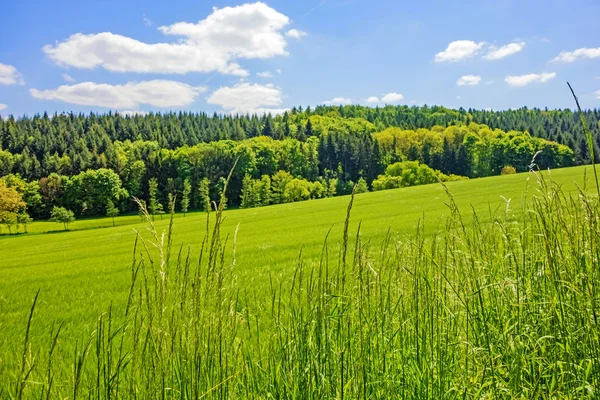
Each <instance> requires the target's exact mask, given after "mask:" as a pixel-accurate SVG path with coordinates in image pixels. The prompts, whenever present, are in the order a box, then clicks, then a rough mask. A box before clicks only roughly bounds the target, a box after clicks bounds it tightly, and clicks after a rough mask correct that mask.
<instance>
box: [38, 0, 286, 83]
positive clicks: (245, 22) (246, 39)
mask: <svg viewBox="0 0 600 400" xmlns="http://www.w3.org/2000/svg"><path fill="white" fill-rule="evenodd" d="M289 22H290V20H289V18H288V17H287V16H285V15H283V14H281V13H279V12H277V11H276V10H274V9H273V8H271V7H269V6H268V5H266V4H264V3H261V2H258V3H253V4H242V5H240V6H235V7H225V8H221V9H219V8H213V12H212V14H210V15H209V16H208V17H206V18H205V19H203V20H201V21H199V22H198V23H188V22H178V23H175V24H173V25H168V26H161V27H159V28H158V29H159V30H160V31H161V32H162V33H163V34H165V35H169V36H177V37H179V40H177V41H175V42H170V43H152V44H151V43H144V42H141V41H139V40H136V39H133V38H130V37H127V36H122V35H118V34H114V33H111V32H102V33H93V34H83V33H76V34H74V35H72V36H70V37H69V38H68V39H66V40H64V41H62V42H60V43H56V44H54V45H47V46H44V48H43V51H44V52H45V53H46V54H47V56H48V57H49V58H50V59H52V60H53V61H54V62H56V63H57V64H59V65H62V66H71V67H75V68H81V69H92V68H96V67H102V68H105V69H107V70H109V71H114V72H138V73H165V74H186V73H189V72H220V73H222V74H230V75H237V76H248V71H246V70H245V69H243V68H242V67H241V66H240V65H239V64H238V63H236V62H235V60H238V59H257V58H260V59H265V58H271V57H275V56H280V55H287V54H288V53H287V51H286V49H285V48H286V45H287V42H286V40H285V38H284V36H283V34H282V30H283V29H284V28H285V27H286V26H287V25H288V24H289Z"/></svg>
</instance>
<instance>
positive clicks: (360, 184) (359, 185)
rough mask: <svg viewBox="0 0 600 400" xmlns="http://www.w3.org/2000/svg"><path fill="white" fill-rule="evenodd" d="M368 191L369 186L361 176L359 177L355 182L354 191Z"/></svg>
mask: <svg viewBox="0 0 600 400" xmlns="http://www.w3.org/2000/svg"><path fill="white" fill-rule="evenodd" d="M368 191H369V186H368V185H367V181H365V180H364V179H363V178H360V179H359V180H358V182H357V183H356V190H355V193H367V192H368Z"/></svg>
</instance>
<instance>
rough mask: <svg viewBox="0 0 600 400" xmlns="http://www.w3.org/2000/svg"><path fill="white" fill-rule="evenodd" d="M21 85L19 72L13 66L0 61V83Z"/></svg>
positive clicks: (21, 80)
mask: <svg viewBox="0 0 600 400" xmlns="http://www.w3.org/2000/svg"><path fill="white" fill-rule="evenodd" d="M16 84H19V85H23V84H25V82H23V79H22V78H21V74H19V72H18V71H17V69H16V68H15V67H13V66H12V65H8V64H2V63H0V85H16Z"/></svg>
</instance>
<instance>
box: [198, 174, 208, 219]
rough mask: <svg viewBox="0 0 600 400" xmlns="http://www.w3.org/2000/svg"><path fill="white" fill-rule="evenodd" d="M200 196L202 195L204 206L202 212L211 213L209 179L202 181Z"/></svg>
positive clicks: (201, 200) (199, 190)
mask: <svg viewBox="0 0 600 400" xmlns="http://www.w3.org/2000/svg"><path fill="white" fill-rule="evenodd" d="M198 194H199V195H200V205H201V206H202V210H204V211H210V210H211V207H210V182H209V181H208V178H204V179H202V180H201V181H200V185H199V186H198Z"/></svg>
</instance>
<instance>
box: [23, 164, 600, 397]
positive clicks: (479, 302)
mask: <svg viewBox="0 0 600 400" xmlns="http://www.w3.org/2000/svg"><path fill="white" fill-rule="evenodd" d="M531 177H532V178H533V180H534V181H535V182H536V186H535V187H536V188H537V190H535V193H532V196H531V200H527V203H526V205H525V206H523V209H524V210H525V211H526V212H525V213H523V214H522V216H520V217H518V218H517V217H516V214H514V213H513V210H512V208H511V205H512V201H510V200H507V201H506V202H505V207H503V208H499V209H496V210H493V209H490V210H489V211H488V212H489V213H490V214H491V215H492V219H491V221H492V222H491V223H485V222H482V220H481V219H480V218H479V215H478V214H477V213H475V212H474V211H472V213H473V218H470V220H472V221H473V222H472V223H467V222H466V221H467V219H466V218H464V217H463V215H465V214H464V212H465V211H464V210H461V209H460V208H459V206H458V205H457V202H456V201H455V199H454V198H453V196H452V193H451V192H450V191H449V190H448V189H447V188H445V187H444V188H445V189H446V192H447V198H448V201H447V206H448V210H449V217H448V219H447V221H446V224H445V225H444V226H443V227H442V228H441V229H440V230H439V231H438V232H437V233H436V234H435V235H432V236H428V235H425V233H424V232H425V229H424V221H421V222H420V223H419V225H418V226H417V229H416V232H415V234H414V235H410V236H406V237H394V236H393V235H391V234H390V233H388V235H387V236H386V237H385V239H384V240H383V241H382V242H381V243H372V242H370V241H364V240H363V237H362V235H361V223H360V222H356V223H355V222H353V221H352V220H351V218H350V217H351V211H352V205H353V202H354V200H355V199H354V196H351V198H350V204H349V206H348V208H347V210H346V211H347V212H346V219H345V222H344V228H343V236H342V237H341V238H340V240H336V239H335V238H332V237H331V236H330V235H329V233H328V234H327V236H326V238H325V241H324V243H323V248H322V254H321V257H320V259H319V260H318V262H315V263H310V262H307V261H306V260H305V259H304V256H303V252H302V249H301V250H300V251H299V254H298V257H297V259H296V260H290V263H293V264H294V265H295V267H294V273H293V274H292V275H290V276H285V277H283V278H281V279H279V278H278V277H277V276H275V275H271V276H270V284H269V291H268V293H258V292H257V291H256V290H254V288H253V287H251V286H249V285H246V284H245V282H240V281H238V277H237V274H236V270H235V268H237V265H240V264H243V262H244V260H243V258H241V259H237V258H236V256H235V245H236V240H237V239H236V237H237V233H235V234H234V236H233V239H232V240H231V243H230V244H228V242H229V237H228V235H227V234H226V233H225V232H222V230H221V225H222V223H223V220H224V215H223V208H224V207H223V198H224V194H225V190H224V191H223V198H222V200H221V202H220V204H218V205H216V207H215V210H214V212H212V213H208V214H207V225H206V229H205V233H204V240H203V241H202V244H201V248H200V249H197V250H196V251H197V253H196V254H198V261H197V262H196V259H195V255H194V251H193V249H191V248H186V247H184V246H180V247H179V249H178V251H175V250H174V249H173V240H172V235H173V232H174V230H175V229H176V228H177V226H176V224H173V222H172V216H171V221H170V222H169V228H168V230H167V232H165V233H162V232H159V231H158V230H157V228H156V226H155V225H154V223H153V222H152V219H151V216H150V215H148V212H147V211H146V210H145V208H144V207H143V205H142V204H141V214H142V215H143V216H144V217H145V219H146V221H147V223H148V231H147V232H142V231H140V232H138V235H137V239H136V242H135V245H134V246H135V250H134V255H133V262H132V265H131V285H130V287H129V296H128V299H127V302H126V303H125V304H124V306H123V308H118V307H117V306H116V305H115V307H111V308H109V310H108V311H107V312H106V313H105V314H102V315H101V316H99V318H98V321H97V323H96V326H95V329H94V330H93V332H92V333H91V335H89V336H86V335H84V334H82V338H83V339H81V341H80V342H79V343H78V345H77V346H76V350H75V353H74V354H73V360H72V361H69V360H67V359H65V358H63V355H62V354H61V352H60V339H59V332H60V328H59V329H58V330H57V332H56V333H55V334H53V335H52V336H51V340H50V344H49V347H48V350H47V351H45V352H37V353H36V352H34V351H33V350H32V349H31V345H30V336H29V335H30V333H29V332H30V327H31V323H32V317H33V310H34V308H35V303H36V302H37V296H36V300H35V301H34V305H33V306H32V308H31V312H30V316H29V320H28V324H27V329H26V334H25V340H24V347H23V352H22V354H21V357H20V360H21V362H20V364H19V368H18V371H17V373H16V376H17V379H16V380H15V382H16V383H15V385H14V390H11V393H14V395H13V394H11V396H14V397H15V398H40V397H42V398H43V397H46V398H71V399H75V398H97V399H133V398H143V399H146V398H164V399H174V398H178V399H199V398H215V399H230V398H286V399H287V398H295V399H324V398H339V399H342V398H365V399H367V398H390V397H396V398H406V399H410V398H413V399H440V398H444V399H459V398H460V399H479V398H507V399H508V398H539V399H555V398H589V399H593V398H597V396H598V394H597V389H596V388H598V387H599V386H600V361H599V360H600V329H599V328H600V327H599V326H598V317H599V315H598V314H599V312H600V310H598V304H599V300H600V298H599V296H600V292H599V287H598V285H599V282H600V234H599V233H600V232H599V229H600V207H599V206H600V204H599V200H598V197H597V196H595V195H590V194H588V193H587V192H586V191H585V190H584V189H581V190H580V191H579V193H578V195H577V196H566V195H564V193H563V192H562V191H561V188H560V187H559V185H557V184H556V183H555V182H554V181H553V180H552V178H551V176H550V178H544V176H543V175H542V174H540V173H537V172H532V173H531ZM531 186H532V187H533V185H531ZM528 190H529V189H528ZM532 190H533V189H532ZM171 213H172V210H171ZM351 232H354V239H353V240H352V239H351ZM117 309H119V310H122V311H123V312H122V316H121V315H120V316H119V317H117V314H118V313H117V312H116V310H117ZM34 355H36V358H37V359H38V361H37V362H34V361H33V360H34V357H33V356H34ZM69 364H71V366H72V367H71V369H69ZM34 382H42V383H43V384H41V385H38V384H35V383H34Z"/></svg>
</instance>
